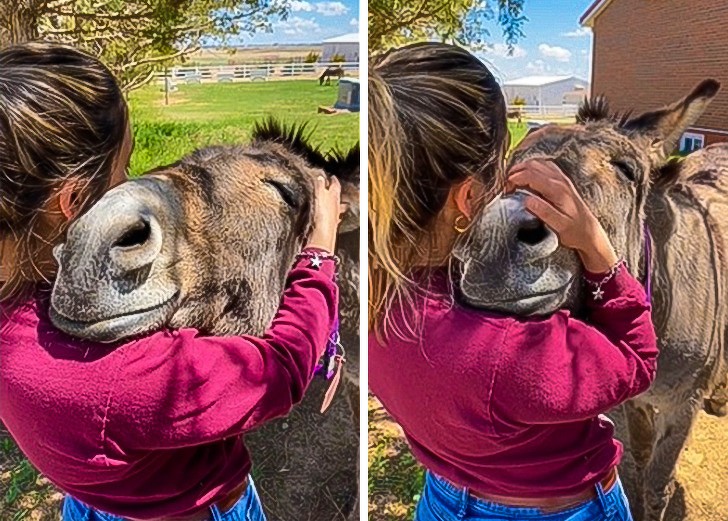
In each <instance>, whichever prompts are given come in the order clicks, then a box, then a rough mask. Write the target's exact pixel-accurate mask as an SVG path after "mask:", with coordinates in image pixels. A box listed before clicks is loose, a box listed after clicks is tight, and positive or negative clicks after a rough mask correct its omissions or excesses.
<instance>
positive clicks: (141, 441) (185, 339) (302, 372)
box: [107, 259, 338, 449]
mask: <svg viewBox="0 0 728 521" xmlns="http://www.w3.org/2000/svg"><path fill="white" fill-rule="evenodd" d="M334 271H335V267H334V262H333V261H332V260H330V259H329V260H324V261H323V264H322V265H321V267H320V268H319V269H316V268H314V267H312V265H311V260H310V259H301V260H299V261H297V263H296V265H295V266H294V268H293V269H292V270H291V271H290V273H289V275H288V280H287V284H286V289H285V291H284V293H283V297H282V300H281V304H280V307H279V309H278V312H277V314H276V316H275V318H274V319H273V321H272V323H271V325H270V327H269V328H268V330H267V331H266V332H265V334H264V335H263V336H261V337H260V338H256V337H251V336H240V337H209V336H202V335H200V334H199V333H198V332H197V331H196V330H193V329H183V330H179V331H165V332H159V333H156V334H154V335H152V336H151V337H149V338H146V339H143V340H140V341H138V342H134V343H132V344H129V345H126V346H123V347H121V348H120V349H122V350H124V352H123V356H124V362H123V367H122V368H121V370H120V374H119V375H117V376H116V378H118V379H119V380H120V381H119V382H118V384H117V385H116V386H115V387H116V390H115V391H114V393H113V395H112V396H111V397H110V398H109V404H110V410H109V417H108V422H107V425H108V426H107V431H108V433H109V434H110V435H111V436H114V437H117V438H118V440H120V441H121V442H122V443H121V444H122V445H123V446H124V447H129V448H140V449H155V448H172V447H176V446H185V445H194V444H200V443H206V442H209V441H214V440H218V439H223V438H225V437H228V436H233V435H236V434H239V433H241V432H244V431H247V430H250V429H253V428H255V427H258V426H260V425H261V424H263V423H265V422H266V421H268V420H271V419H273V418H276V417H279V416H284V415H286V414H287V413H288V412H289V411H290V410H291V408H292V407H293V406H294V405H295V404H296V403H298V402H300V401H301V399H302V398H303V395H304V392H305V390H306V388H307V387H308V385H309V383H310V382H311V379H312V375H313V370H314V367H315V364H316V362H317V361H318V359H319V358H320V357H321V356H322V354H323V351H324V348H325V346H326V343H327V340H328V337H329V335H330V334H331V330H332V327H333V325H334V319H335V317H336V313H337V299H338V290H337V286H336V284H335V283H334V280H333V278H334Z"/></svg>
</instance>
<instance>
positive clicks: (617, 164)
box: [611, 160, 637, 183]
mask: <svg viewBox="0 0 728 521" xmlns="http://www.w3.org/2000/svg"><path fill="white" fill-rule="evenodd" d="M611 163H612V166H614V168H616V169H617V172H619V174H620V175H621V176H622V177H624V178H625V179H626V180H627V181H629V182H630V183H636V182H637V172H636V168H635V167H634V165H631V164H630V163H628V162H626V161H620V160H613V161H611Z"/></svg>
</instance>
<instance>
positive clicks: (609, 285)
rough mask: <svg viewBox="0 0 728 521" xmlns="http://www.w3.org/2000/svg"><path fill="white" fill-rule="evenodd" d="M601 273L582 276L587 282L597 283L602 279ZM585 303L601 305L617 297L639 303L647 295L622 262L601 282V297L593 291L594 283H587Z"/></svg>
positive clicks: (644, 300)
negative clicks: (609, 277)
mask: <svg viewBox="0 0 728 521" xmlns="http://www.w3.org/2000/svg"><path fill="white" fill-rule="evenodd" d="M605 276H606V275H604V274H603V273H601V274H596V273H589V272H585V273H584V278H585V279H586V280H587V281H588V282H592V283H599V282H600V281H602V280H604V277H605ZM586 290H587V303H588V304H589V306H591V307H602V306H604V305H606V304H608V303H609V302H611V301H613V300H615V299H618V298H627V299H629V300H635V301H638V302H639V303H640V304H641V303H643V302H646V301H647V295H646V293H645V288H644V287H643V286H642V283H640V282H639V281H638V280H637V279H635V278H634V277H633V276H632V274H631V273H630V272H629V269H628V268H627V266H626V265H625V264H624V263H623V264H621V265H620V266H619V268H617V273H615V274H614V276H613V277H612V278H611V279H609V280H608V281H607V282H605V283H604V284H602V286H601V291H602V292H603V294H602V295H601V298H599V299H597V298H596V295H595V292H596V288H595V286H594V284H587V285H586Z"/></svg>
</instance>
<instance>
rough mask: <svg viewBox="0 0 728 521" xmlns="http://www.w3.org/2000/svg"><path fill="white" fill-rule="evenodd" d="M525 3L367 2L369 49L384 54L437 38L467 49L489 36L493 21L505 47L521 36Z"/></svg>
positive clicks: (506, 0) (471, 0)
mask: <svg viewBox="0 0 728 521" xmlns="http://www.w3.org/2000/svg"><path fill="white" fill-rule="evenodd" d="M524 1H525V0H370V1H369V49H370V52H371V53H376V52H381V51H385V50H387V49H388V48H390V47H394V46H397V45H402V44H403V43H407V42H411V41H413V40H426V39H433V38H436V39H439V40H442V41H452V42H455V43H459V44H461V45H467V46H471V47H478V46H483V45H485V44H486V43H487V39H488V38H489V37H490V34H489V33H488V31H487V29H486V24H488V23H490V22H492V21H493V20H496V21H497V22H498V25H500V26H501V27H502V29H503V36H504V39H505V41H506V43H507V44H508V45H509V46H511V47H512V46H513V45H515V43H516V42H517V41H518V39H519V38H521V37H522V36H523V31H522V28H523V24H524V23H525V22H526V21H527V19H526V17H525V16H523V4H524Z"/></svg>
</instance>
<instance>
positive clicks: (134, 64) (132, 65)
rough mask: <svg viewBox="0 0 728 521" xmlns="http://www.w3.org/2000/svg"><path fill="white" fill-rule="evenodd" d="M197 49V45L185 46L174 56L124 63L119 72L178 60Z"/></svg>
mask: <svg viewBox="0 0 728 521" xmlns="http://www.w3.org/2000/svg"><path fill="white" fill-rule="evenodd" d="M199 49H200V46H199V45H187V46H186V47H185V48H184V49H182V50H180V51H177V52H176V53H174V54H168V55H165V56H153V57H151V58H142V59H141V60H138V61H132V62H128V63H125V64H124V65H123V66H122V67H121V70H123V71H127V70H129V69H132V68H135V67H139V66H141V65H149V64H152V63H159V62H164V61H169V60H174V59H175V58H179V57H181V56H184V55H186V54H189V53H191V52H195V51H198V50H199Z"/></svg>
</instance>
